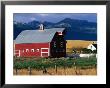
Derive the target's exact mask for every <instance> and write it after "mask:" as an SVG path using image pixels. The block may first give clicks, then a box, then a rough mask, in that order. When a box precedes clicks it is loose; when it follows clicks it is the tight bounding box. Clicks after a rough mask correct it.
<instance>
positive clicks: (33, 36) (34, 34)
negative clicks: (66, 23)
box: [15, 28, 65, 44]
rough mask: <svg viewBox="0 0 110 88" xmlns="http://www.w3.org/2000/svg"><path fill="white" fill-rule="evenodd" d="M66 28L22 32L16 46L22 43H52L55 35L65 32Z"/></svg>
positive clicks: (16, 40)
mask: <svg viewBox="0 0 110 88" xmlns="http://www.w3.org/2000/svg"><path fill="white" fill-rule="evenodd" d="M64 29H65V28H51V29H44V31H41V30H25V31H22V32H21V33H20V34H19V35H18V36H17V38H16V39H15V44H20V43H47V42H51V41H52V39H53V37H54V35H55V33H56V32H58V31H64Z"/></svg>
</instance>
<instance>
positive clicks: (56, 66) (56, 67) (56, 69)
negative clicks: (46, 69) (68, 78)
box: [55, 63, 57, 73]
mask: <svg viewBox="0 0 110 88" xmlns="http://www.w3.org/2000/svg"><path fill="white" fill-rule="evenodd" d="M55 72H56V73H57V65H56V63H55Z"/></svg>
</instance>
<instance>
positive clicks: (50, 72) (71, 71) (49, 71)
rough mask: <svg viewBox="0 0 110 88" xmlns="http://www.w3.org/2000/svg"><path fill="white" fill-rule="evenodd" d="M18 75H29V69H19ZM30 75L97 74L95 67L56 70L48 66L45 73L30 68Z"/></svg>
mask: <svg viewBox="0 0 110 88" xmlns="http://www.w3.org/2000/svg"><path fill="white" fill-rule="evenodd" d="M14 75H16V71H15V69H14ZM18 75H29V71H28V70H27V69H19V70H18ZM31 75H97V69H96V68H91V69H80V68H77V69H75V68H74V67H72V68H65V69H64V68H58V69H57V72H56V70H55V69H54V68H48V69H47V73H43V71H42V70H36V69H32V73H31Z"/></svg>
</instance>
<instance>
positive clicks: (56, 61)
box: [14, 57, 97, 75]
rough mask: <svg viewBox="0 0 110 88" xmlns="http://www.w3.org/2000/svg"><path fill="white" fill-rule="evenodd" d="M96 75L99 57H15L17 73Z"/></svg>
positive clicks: (15, 71)
mask: <svg viewBox="0 0 110 88" xmlns="http://www.w3.org/2000/svg"><path fill="white" fill-rule="evenodd" d="M43 71H46V72H45V74H46V75H96V73H97V59H96V58H95V57H90V58H77V59H74V58H47V59H46V58H39V59H38V58H31V59H30V58H14V74H17V75H29V74H31V75H34V74H35V75H42V74H44V73H43Z"/></svg>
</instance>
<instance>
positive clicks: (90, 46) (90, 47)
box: [87, 44, 97, 51]
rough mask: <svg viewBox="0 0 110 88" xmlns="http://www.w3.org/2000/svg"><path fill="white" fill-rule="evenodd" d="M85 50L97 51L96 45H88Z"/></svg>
mask: <svg viewBox="0 0 110 88" xmlns="http://www.w3.org/2000/svg"><path fill="white" fill-rule="evenodd" d="M87 49H90V50H92V51H93V50H97V44H90V45H88V47H87Z"/></svg>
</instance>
